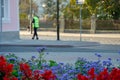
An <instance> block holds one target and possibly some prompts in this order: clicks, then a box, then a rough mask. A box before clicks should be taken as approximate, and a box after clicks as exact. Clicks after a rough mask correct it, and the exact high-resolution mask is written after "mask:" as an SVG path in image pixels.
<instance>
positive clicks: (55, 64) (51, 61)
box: [49, 60, 58, 67]
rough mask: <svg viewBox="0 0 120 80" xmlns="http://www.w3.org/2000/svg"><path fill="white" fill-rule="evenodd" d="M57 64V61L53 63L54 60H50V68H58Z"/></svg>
mask: <svg viewBox="0 0 120 80" xmlns="http://www.w3.org/2000/svg"><path fill="white" fill-rule="evenodd" d="M57 65H58V64H57V62H56V61H53V60H49V66H50V67H52V66H57Z"/></svg>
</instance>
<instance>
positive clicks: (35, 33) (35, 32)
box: [33, 28, 38, 38]
mask: <svg viewBox="0 0 120 80" xmlns="http://www.w3.org/2000/svg"><path fill="white" fill-rule="evenodd" d="M35 36H36V38H38V34H37V28H34V34H33V38H34V37H35Z"/></svg>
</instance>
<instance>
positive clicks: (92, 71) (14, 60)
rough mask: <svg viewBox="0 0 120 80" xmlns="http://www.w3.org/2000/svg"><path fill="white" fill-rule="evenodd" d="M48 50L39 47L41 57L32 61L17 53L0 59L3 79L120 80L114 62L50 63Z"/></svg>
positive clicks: (81, 60) (0, 78)
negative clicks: (46, 57) (47, 56)
mask: <svg viewBox="0 0 120 80" xmlns="http://www.w3.org/2000/svg"><path fill="white" fill-rule="evenodd" d="M45 49H46V48H44V47H42V48H41V47H39V48H37V51H38V52H39V57H38V58H36V57H35V56H32V57H31V59H30V60H26V59H23V58H19V57H17V56H16V55H14V54H8V55H5V56H4V57H3V56H0V80H120V69H119V67H115V66H114V65H113V64H112V59H111V58H108V60H106V61H101V60H100V58H101V57H102V56H101V55H100V54H98V53H96V54H95V55H96V56H97V57H98V61H87V60H86V59H84V58H78V59H77V61H76V62H75V65H74V64H64V63H57V62H56V61H53V60H50V61H46V60H45V59H44V56H45V55H46V53H45V52H44V51H45Z"/></svg>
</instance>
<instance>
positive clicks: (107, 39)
mask: <svg viewBox="0 0 120 80" xmlns="http://www.w3.org/2000/svg"><path fill="white" fill-rule="evenodd" d="M32 35H33V34H31V32H28V31H20V39H22V40H31V37H32ZM38 35H39V38H40V39H39V40H43V41H45V40H50V41H51V40H52V41H56V40H57V33H56V32H52V31H39V32H38ZM59 37H60V41H80V42H81V41H82V42H98V43H100V44H113V45H120V34H114V33H112V34H109V33H108V34H107V33H106V34H81V35H80V33H62V32H60V36H59Z"/></svg>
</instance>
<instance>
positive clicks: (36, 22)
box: [32, 15, 39, 40]
mask: <svg viewBox="0 0 120 80" xmlns="http://www.w3.org/2000/svg"><path fill="white" fill-rule="evenodd" d="M32 27H33V28H34V34H33V37H32V39H34V38H35V36H36V39H37V40H38V39H39V38H38V34H37V29H38V28H39V17H38V16H37V15H35V16H34V17H33V21H32Z"/></svg>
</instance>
